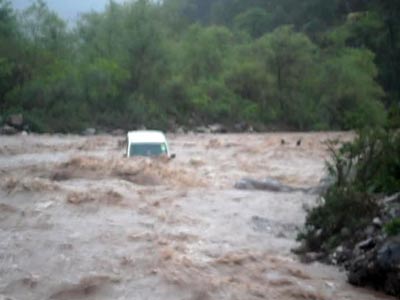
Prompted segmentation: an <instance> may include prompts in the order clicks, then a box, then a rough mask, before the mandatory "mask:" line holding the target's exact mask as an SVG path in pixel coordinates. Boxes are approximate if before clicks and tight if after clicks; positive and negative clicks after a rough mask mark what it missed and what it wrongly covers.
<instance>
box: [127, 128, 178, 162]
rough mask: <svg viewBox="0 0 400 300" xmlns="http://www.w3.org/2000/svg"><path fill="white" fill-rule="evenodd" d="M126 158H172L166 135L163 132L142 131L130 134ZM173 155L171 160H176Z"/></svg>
mask: <svg viewBox="0 0 400 300" xmlns="http://www.w3.org/2000/svg"><path fill="white" fill-rule="evenodd" d="M126 156H127V157H132V156H151V157H152V156H166V157H170V152H169V147H168V142H167V139H166V138H165V135H164V134H163V133H162V132H161V131H152V130H142V131H130V132H128V147H127V149H126ZM174 157H175V155H172V156H171V158H174Z"/></svg>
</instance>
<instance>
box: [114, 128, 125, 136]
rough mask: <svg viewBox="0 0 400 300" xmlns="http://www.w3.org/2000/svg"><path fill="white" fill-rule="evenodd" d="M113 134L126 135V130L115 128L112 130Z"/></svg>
mask: <svg viewBox="0 0 400 300" xmlns="http://www.w3.org/2000/svg"><path fill="white" fill-rule="evenodd" d="M111 135H113V136H123V135H125V130H123V129H115V130H113V131H111Z"/></svg>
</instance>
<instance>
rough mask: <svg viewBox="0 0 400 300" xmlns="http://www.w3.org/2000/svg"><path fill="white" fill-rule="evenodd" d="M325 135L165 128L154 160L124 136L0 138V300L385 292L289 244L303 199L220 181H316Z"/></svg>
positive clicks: (306, 199) (308, 201)
mask: <svg viewBox="0 0 400 300" xmlns="http://www.w3.org/2000/svg"><path fill="white" fill-rule="evenodd" d="M336 138H339V139H341V140H349V139H351V134H346V133H318V134H242V135H170V136H169V140H170V144H171V145H170V148H171V149H172V152H174V153H176V154H177V158H176V159H175V160H172V161H166V160H162V159H158V160H150V159H129V160H128V159H125V158H123V149H124V148H123V147H124V145H123V141H124V139H123V137H109V136H96V137H88V138H84V137H77V136H34V135H33V136H15V137H0V299H1V300H3V299H13V300H19V299H37V300H44V299H55V300H63V299H64V300H71V299H98V300H103V299H104V300H106V299H107V300H109V299H110V300H111V299H113V300H123V299H126V300H128V299H129V300H130V299H163V300H164V299H165V300H168V299H171V300H180V299H182V300H190V299H193V300H206V299H238V300H239V299H281V300H285V299H293V300H294V299H315V300H325V299H326V300H328V299H354V300H359V299H389V298H387V297H385V296H383V295H381V294H377V293H374V292H372V291H368V290H363V289H357V288H354V287H352V286H350V285H348V284H346V283H345V282H346V280H345V279H346V276H345V274H344V273H343V272H340V271H339V270H338V269H337V268H334V267H329V266H324V265H320V264H312V265H304V264H301V263H300V262H299V261H298V260H297V258H296V257H295V256H294V255H293V254H292V253H291V251H290V250H291V249H292V248H293V247H295V246H296V241H295V237H296V232H297V230H298V228H299V227H300V226H301V225H302V224H303V222H304V218H305V208H306V207H310V206H312V205H314V203H315V196H314V195H309V194H305V193H302V192H294V193H273V192H267V191H240V190H235V189H234V188H233V186H234V184H235V182H236V181H238V180H239V179H241V178H243V177H251V178H255V179H263V178H266V177H271V178H275V179H277V180H279V181H281V182H282V183H284V184H287V185H290V186H294V187H312V186H315V185H317V184H318V182H319V180H320V179H321V178H322V177H323V176H324V173H325V169H324V160H325V159H326V158H327V157H328V155H327V153H326V151H325V146H324V142H326V141H327V140H328V139H336ZM282 139H284V141H285V142H284V144H282ZM299 139H301V145H300V146H297V145H296V143H297V141H298V140H299Z"/></svg>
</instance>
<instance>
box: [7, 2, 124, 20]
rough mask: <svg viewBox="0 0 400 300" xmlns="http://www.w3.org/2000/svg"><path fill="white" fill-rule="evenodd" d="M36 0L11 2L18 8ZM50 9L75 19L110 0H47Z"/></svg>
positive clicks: (68, 18) (69, 18) (100, 8)
mask: <svg viewBox="0 0 400 300" xmlns="http://www.w3.org/2000/svg"><path fill="white" fill-rule="evenodd" d="M32 2H34V0H12V1H11V3H12V4H13V6H14V7H15V8H16V9H24V8H27V7H28V6H29V5H31V4H32ZM45 2H47V4H48V6H49V8H50V9H52V10H54V11H56V12H57V13H58V14H59V16H61V17H62V18H64V19H66V20H69V21H74V20H75V19H76V17H77V16H78V15H79V14H81V13H85V12H89V11H92V10H95V11H101V10H103V9H104V7H105V5H106V4H107V3H108V2H109V0H68V1H60V0H47V1H45ZM115 2H119V3H122V2H125V1H124V0H115Z"/></svg>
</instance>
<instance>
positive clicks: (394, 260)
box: [377, 236, 400, 287]
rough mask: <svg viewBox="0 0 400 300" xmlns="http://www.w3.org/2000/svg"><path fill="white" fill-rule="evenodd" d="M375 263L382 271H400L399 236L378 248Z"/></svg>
mask: <svg viewBox="0 0 400 300" xmlns="http://www.w3.org/2000/svg"><path fill="white" fill-rule="evenodd" d="M377 263H378V265H379V267H381V268H382V269H384V270H398V271H400V236H397V237H395V238H392V239H389V240H388V241H387V242H385V243H384V244H383V246H382V247H380V248H379V250H378V254H377ZM399 280H400V278H399ZM399 287H400V281H399Z"/></svg>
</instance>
